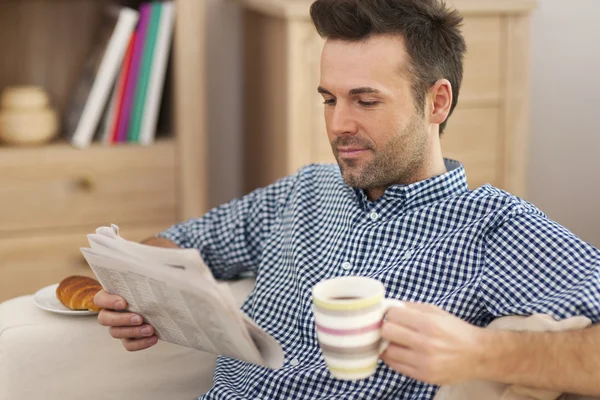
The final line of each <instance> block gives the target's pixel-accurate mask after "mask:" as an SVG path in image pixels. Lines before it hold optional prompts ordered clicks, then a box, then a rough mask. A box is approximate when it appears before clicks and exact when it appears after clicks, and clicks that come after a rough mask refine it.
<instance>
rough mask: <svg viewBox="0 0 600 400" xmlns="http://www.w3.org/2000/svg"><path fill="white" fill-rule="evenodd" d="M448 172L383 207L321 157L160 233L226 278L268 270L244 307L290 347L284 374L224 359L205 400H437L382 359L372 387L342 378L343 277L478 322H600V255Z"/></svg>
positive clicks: (522, 207)
mask: <svg viewBox="0 0 600 400" xmlns="http://www.w3.org/2000/svg"><path fill="white" fill-rule="evenodd" d="M446 166H447V168H448V171H449V172H448V173H446V174H444V175H440V176H437V177H434V178H431V179H428V180H425V181H422V182H418V183H415V184H411V185H395V186H391V187H389V188H388V189H387V190H386V192H385V194H384V195H383V196H382V197H381V198H379V199H378V200H377V201H375V202H370V201H369V200H368V199H367V197H366V195H365V193H364V192H363V191H362V190H358V189H353V188H351V187H349V186H348V185H346V184H345V183H344V181H343V179H342V177H341V174H340V171H339V168H338V167H337V166H336V165H310V166H307V167H305V168H303V169H301V170H299V171H298V172H297V173H296V174H295V175H292V176H289V177H287V178H284V179H282V180H280V181H278V182H276V183H274V184H272V185H271V186H268V187H265V188H261V189H258V190H256V191H254V192H252V193H250V194H248V195H246V196H244V197H242V198H240V199H235V200H233V201H231V202H229V203H227V204H225V205H222V206H220V207H218V208H215V209H213V210H212V211H210V212H209V213H207V214H206V215H204V216H203V217H201V218H198V219H191V220H188V221H186V222H183V223H181V224H177V225H174V226H173V227H171V228H169V229H167V230H166V231H164V232H162V233H160V234H159V236H162V237H165V238H168V239H170V240H172V241H173V242H175V243H177V244H178V245H180V246H182V247H187V248H197V249H199V251H200V253H201V255H202V257H203V258H204V260H205V261H206V263H207V264H208V265H209V267H210V268H211V270H212V271H213V273H214V275H215V277H216V278H219V279H229V278H234V277H236V276H238V275H240V274H241V273H248V272H251V273H254V274H256V285H255V288H254V290H253V292H252V293H251V294H250V296H249V297H248V299H247V300H246V302H245V304H244V305H243V307H242V310H243V311H244V312H245V313H246V314H247V315H249V316H250V317H251V318H252V319H253V320H254V321H256V323H257V324H258V325H260V326H261V327H262V328H263V329H264V330H265V331H266V332H268V333H269V334H271V335H272V336H273V337H274V338H275V339H276V340H277V341H278V342H279V343H280V344H281V346H282V348H283V350H284V353H285V365H284V366H283V368H281V369H279V370H269V369H267V368H264V367H259V366H255V365H252V364H248V363H246V362H242V361H238V360H234V359H231V358H227V357H220V358H219V359H218V362H217V368H216V371H215V375H214V386H213V388H212V389H211V391H210V392H209V393H207V394H206V395H204V396H203V397H201V398H202V399H225V400H237V399H268V400H270V399H323V400H324V399H331V400H333V399H336V400H340V399H356V400H358V399H370V400H375V399H432V398H433V397H434V395H435V393H436V390H437V387H436V386H433V385H428V384H425V383H422V382H418V381H416V380H413V379H411V378H408V377H406V376H403V375H400V374H399V373H397V372H395V371H393V370H392V369H390V368H388V367H387V366H386V365H385V364H384V363H383V362H381V361H380V362H379V365H378V368H377V371H376V373H375V374H374V376H372V377H370V378H368V379H364V380H361V381H356V382H352V381H343V380H337V379H335V378H333V377H332V376H331V375H330V374H329V372H328V370H327V369H326V367H325V364H324V361H323V358H322V355H321V352H320V350H319V345H318V343H317V340H316V333H315V326H314V317H313V313H312V311H311V300H312V299H311V288H312V287H313V286H314V285H315V284H316V283H317V282H319V281H321V280H323V279H329V278H333V277H339V276H349V275H359V276H367V277H371V278H375V279H378V280H379V281H381V282H382V283H383V284H384V285H385V287H386V295H387V297H390V298H395V299H400V300H406V301H416V302H426V303H432V304H435V305H437V306H439V307H441V308H443V309H445V310H446V311H448V312H450V313H452V314H454V315H456V316H458V317H460V318H462V319H463V320H465V321H468V322H469V323H471V324H475V325H478V326H486V325H487V324H488V323H490V322H491V321H492V320H493V319H494V318H496V317H500V316H505V315H530V314H532V313H546V314H550V315H552V316H553V317H555V318H558V319H562V318H566V317H570V316H575V315H584V316H587V317H589V318H591V319H592V321H594V322H598V321H599V320H600V252H599V251H598V250H597V249H595V248H593V247H592V246H590V245H588V244H586V243H584V242H583V241H582V240H580V239H579V238H578V237H576V236H575V235H574V234H572V233H571V232H569V231H568V230H567V229H565V228H563V227H562V226H560V225H558V224H557V223H555V222H553V221H551V220H550V219H548V218H547V216H546V215H544V214H543V213H542V212H541V211H539V210H538V209H537V208H535V207H534V206H533V205H532V204H530V203H528V202H526V201H524V200H522V199H519V198H517V197H515V196H512V195H510V194H508V193H506V192H504V191H502V190H499V189H497V188H495V187H493V186H490V185H484V186H482V187H481V188H479V189H476V190H472V191H471V190H469V189H468V186H467V180H466V176H465V172H464V169H463V167H462V166H461V165H460V164H458V163H457V162H455V161H450V160H446Z"/></svg>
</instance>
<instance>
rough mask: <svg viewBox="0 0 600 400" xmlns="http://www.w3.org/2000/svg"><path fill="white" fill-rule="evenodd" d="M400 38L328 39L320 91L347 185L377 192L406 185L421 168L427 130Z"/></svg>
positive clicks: (328, 125) (380, 36)
mask: <svg viewBox="0 0 600 400" xmlns="http://www.w3.org/2000/svg"><path fill="white" fill-rule="evenodd" d="M407 62H408V55H407V53H406V50H405V47H404V43H403V41H402V39H401V38H399V37H394V36H387V35H386V36H383V35H379V36H374V37H372V38H370V39H368V40H366V41H361V42H348V41H342V40H328V41H327V43H326V44H325V47H324V49H323V54H322V57H321V82H320V87H319V92H320V93H321V94H322V96H323V98H324V100H325V124H326V127H327V135H328V137H329V142H330V143H331V148H332V150H333V154H334V155H335V158H336V160H337V162H338V164H339V166H340V169H341V171H342V176H343V178H344V180H345V181H346V183H348V184H349V185H350V186H352V187H357V188H362V189H367V190H368V189H381V188H385V187H387V186H389V185H391V184H395V183H408V182H411V181H412V180H413V179H414V177H415V176H416V175H417V174H418V171H419V170H420V169H422V168H423V165H424V163H425V158H426V154H427V146H428V126H427V124H426V121H425V118H424V113H422V112H418V111H417V109H418V108H417V107H416V105H415V103H414V100H413V96H412V92H411V85H410V81H409V79H408V76H407V73H406V72H403V71H404V70H406V66H407Z"/></svg>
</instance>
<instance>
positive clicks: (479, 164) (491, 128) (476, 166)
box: [442, 107, 502, 188]
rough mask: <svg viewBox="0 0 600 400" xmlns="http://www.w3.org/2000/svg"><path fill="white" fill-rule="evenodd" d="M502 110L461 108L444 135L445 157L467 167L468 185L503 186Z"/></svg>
mask: <svg viewBox="0 0 600 400" xmlns="http://www.w3.org/2000/svg"><path fill="white" fill-rule="evenodd" d="M501 146H502V143H501V137H500V109H499V108H496V107H491V108H475V109H470V108H464V109H461V108H460V107H458V108H457V109H456V111H455V113H454V114H453V115H452V117H451V118H450V119H449V120H448V128H447V129H446V133H444V135H443V136H442V150H443V154H444V157H447V158H452V159H454V160H457V161H460V162H461V163H462V164H464V166H465V170H466V173H467V179H468V181H469V187H471V188H477V187H479V186H481V185H483V184H484V183H490V184H492V185H495V186H501V184H502V176H501V162H502V161H501V160H502V157H501V156H502V148H501Z"/></svg>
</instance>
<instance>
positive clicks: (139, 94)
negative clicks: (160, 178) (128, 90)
mask: <svg viewBox="0 0 600 400" xmlns="http://www.w3.org/2000/svg"><path fill="white" fill-rule="evenodd" d="M161 10H162V5H161V3H159V2H153V3H151V5H150V22H149V25H148V32H147V34H146V42H145V43H144V50H143V55H142V62H141V64H140V75H139V79H138V83H137V86H136V88H135V98H134V103H133V111H132V114H131V121H130V124H129V129H128V130H127V140H128V141H129V142H132V143H137V142H139V136H140V128H141V125H142V118H143V115H144V111H145V110H144V109H145V106H146V94H147V92H148V81H149V79H150V71H151V69H152V63H153V62H154V46H155V44H156V35H157V33H158V26H159V22H160V14H161Z"/></svg>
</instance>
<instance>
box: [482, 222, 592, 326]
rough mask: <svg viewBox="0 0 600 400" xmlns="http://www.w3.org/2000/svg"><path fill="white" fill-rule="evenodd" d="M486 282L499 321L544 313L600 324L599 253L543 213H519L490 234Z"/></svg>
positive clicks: (484, 295)
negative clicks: (579, 317) (508, 316)
mask: <svg viewBox="0 0 600 400" xmlns="http://www.w3.org/2000/svg"><path fill="white" fill-rule="evenodd" d="M480 279H481V280H480V294H481V298H482V300H483V302H484V303H485V305H486V307H487V309H488V311H489V312H490V313H491V314H492V315H493V316H495V317H500V316H507V315H531V314H536V313H543V314H549V315H551V316H553V317H554V318H555V319H564V318H568V317H572V316H578V315H581V316H585V317H588V318H590V319H591V320H592V322H594V323H597V322H600V255H599V251H598V249H596V248H594V247H592V246H590V245H589V244H587V243H585V242H583V241H582V240H581V239H580V238H578V237H577V236H575V235H574V234H573V233H571V232H570V231H568V230H567V229H565V228H564V227H562V226H561V225H559V224H557V223H556V222H554V221H552V220H550V219H548V218H547V217H546V216H545V215H544V214H542V213H533V212H524V213H521V214H517V215H515V216H513V217H511V218H509V219H508V220H507V221H505V222H504V223H502V224H501V225H500V226H499V227H497V228H496V229H495V230H494V231H493V232H491V233H490V235H489V236H488V237H487V239H486V250H485V267H484V270H483V272H482V274H481V278H480Z"/></svg>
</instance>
